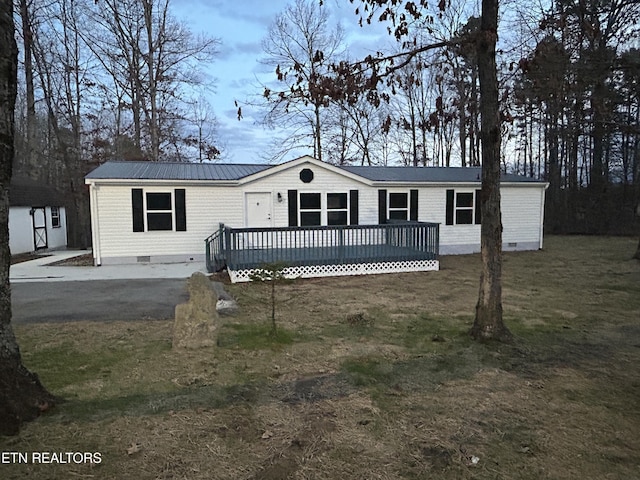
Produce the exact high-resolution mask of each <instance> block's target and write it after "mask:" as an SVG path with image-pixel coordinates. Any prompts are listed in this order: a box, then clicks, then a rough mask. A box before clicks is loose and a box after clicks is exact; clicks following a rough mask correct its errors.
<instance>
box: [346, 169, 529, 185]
mask: <svg viewBox="0 0 640 480" xmlns="http://www.w3.org/2000/svg"><path fill="white" fill-rule="evenodd" d="M340 168H342V169H343V170H346V171H347V172H351V173H353V174H355V175H360V176H361V177H364V178H366V179H368V180H372V181H374V182H425V183H475V182H481V181H482V168H480V167H465V168H462V167H374V166H344V167H340ZM500 180H501V181H502V182H518V183H532V182H533V183H540V181H539V180H536V179H534V178H529V177H523V176H520V175H512V174H505V173H503V174H502V175H501V176H500Z"/></svg>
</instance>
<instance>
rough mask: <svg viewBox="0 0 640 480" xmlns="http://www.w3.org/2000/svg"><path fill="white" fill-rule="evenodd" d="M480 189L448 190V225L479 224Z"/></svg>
mask: <svg viewBox="0 0 640 480" xmlns="http://www.w3.org/2000/svg"><path fill="white" fill-rule="evenodd" d="M480 223H481V218H480V190H476V191H475V192H455V191H454V190H447V212H446V224H447V225H473V224H476V225H479V224H480Z"/></svg>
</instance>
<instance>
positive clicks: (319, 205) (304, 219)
mask: <svg viewBox="0 0 640 480" xmlns="http://www.w3.org/2000/svg"><path fill="white" fill-rule="evenodd" d="M85 181H86V183H87V184H88V185H89V187H90V198H91V217H92V232H93V252H94V258H95V263H96V264H97V265H101V264H113V263H135V262H203V261H204V260H205V257H206V251H205V243H204V240H205V239H207V238H210V237H211V235H212V234H215V233H216V232H218V230H219V226H220V224H224V225H225V226H226V227H229V228H231V229H232V230H234V232H236V233H241V234H242V240H241V241H242V242H243V248H245V249H248V248H249V247H251V248H252V249H254V250H255V249H265V248H270V249H279V250H282V249H283V248H285V247H286V248H289V247H291V245H287V246H283V245H279V244H278V245H275V244H274V242H280V241H283V240H278V239H281V238H282V233H279V234H278V235H279V237H278V239H276V237H275V236H274V235H276V234H275V233H273V231H275V230H278V231H280V232H288V233H287V235H288V236H289V238H293V237H292V236H291V235H293V234H292V233H291V231H292V229H298V231H297V233H295V235H297V236H298V237H297V240H295V242H298V243H296V245H297V246H298V247H302V246H304V247H305V248H307V249H308V247H309V246H310V244H309V241H310V240H308V239H307V240H304V242H306V243H304V245H303V244H301V243H299V242H300V235H301V233H300V231H299V230H300V229H307V230H308V231H309V232H315V231H318V232H323V233H322V235H324V236H328V235H329V233H328V231H329V230H331V229H332V228H333V229H334V230H335V229H336V228H342V229H344V228H347V229H349V230H350V232H351V233H349V238H351V237H353V236H355V235H356V233H354V231H355V230H356V229H357V230H358V231H359V230H362V229H363V228H364V226H371V227H380V226H381V225H398V223H397V222H406V223H424V224H425V225H427V224H429V225H432V226H433V225H434V224H439V227H438V225H435V227H434V228H435V229H436V233H435V235H436V240H439V241H437V242H436V243H437V244H436V246H435V252H434V253H435V255H436V256H437V255H438V254H445V255H446V254H457V253H472V252H478V251H480V222H481V218H480V210H479V195H480V169H479V168H436V167H373V166H371V167H367V166H345V167H338V166H334V165H329V164H326V163H323V162H319V161H318V160H315V159H314V158H311V157H308V156H305V157H301V158H298V159H296V160H292V161H290V162H287V163H283V164H280V165H253V164H194V163H155V162H107V163H105V164H104V165H102V166H100V167H98V168H97V169H96V170H94V171H93V172H91V173H90V174H89V175H87V177H86V180H85ZM546 187H547V184H546V183H544V182H540V181H536V180H533V179H530V178H526V177H520V176H516V175H503V177H502V182H501V192H502V215H503V218H502V221H503V226H504V233H503V238H504V249H505V250H533V249H539V248H541V247H542V241H543V228H542V225H543V212H544V200H545V189H546ZM356 227H357V228H356ZM389 228H391V227H389ZM394 228H395V227H394ZM430 228H431V227H430ZM241 229H245V230H247V231H244V232H240V230H241ZM248 230H251V231H250V232H249V231H248ZM378 230H380V228H378ZM438 230H439V231H438ZM256 231H262V232H263V234H262V237H261V238H263V239H264V238H265V236H264V235H265V234H264V232H269V233H268V234H269V235H270V237H269V240H268V241H266V240H262V244H261V246H259V247H258V246H256V242H258V240H257V238H258V237H257V236H256V235H257V232H256ZM332 231H333V230H332ZM380 231H382V230H380ZM425 232H426V230H425V231H424V232H422V231H421V232H420V233H418V232H414V233H412V234H411V235H414V236H416V235H417V236H420V238H422V236H423V235H432V233H425ZM430 232H431V231H430ZM249 234H251V235H253V237H252V239H250V238H249V236H248V235H249ZM304 235H306V236H305V238H311V237H308V235H311V233H305V234H304ZM313 235H315V233H314V234H313ZM340 235H342V237H344V233H340ZM358 235H360V233H358ZM385 235H386V236H387V238H388V237H389V235H390V233H389V232H388V231H387V232H386V233H385ZM394 235H396V234H394ZM402 235H406V233H402ZM438 235H439V238H438ZM229 238H231V237H229ZM327 238H328V237H327ZM333 238H337V237H336V236H335V234H334V237H333ZM367 238H368V240H362V239H361V240H359V241H358V245H360V251H362V245H363V243H366V242H372V243H375V242H376V241H375V240H373V239H372V238H373V237H367ZM416 238H417V237H416ZM227 240H229V239H227ZM219 241H220V242H222V240H219ZM291 241H293V240H291ZM322 241H323V242H324V241H325V240H322ZM416 241H417V240H415V239H414V240H413V242H414V243H415V242H416ZM264 242H267V243H264ZM340 242H344V238H341V240H340ZM420 242H423V241H422V240H420ZM221 245H222V243H221ZM340 246H344V244H343V243H340ZM276 247H277V248H276ZM209 253H210V252H209ZM280 253H282V252H280ZM289 260H290V259H289ZM306 261H307V262H312V261H311V260H309V259H308V260H306ZM345 261H346V260H345Z"/></svg>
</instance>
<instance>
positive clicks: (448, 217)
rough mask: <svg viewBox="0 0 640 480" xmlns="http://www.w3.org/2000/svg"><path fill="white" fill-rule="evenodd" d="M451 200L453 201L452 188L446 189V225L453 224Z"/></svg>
mask: <svg viewBox="0 0 640 480" xmlns="http://www.w3.org/2000/svg"><path fill="white" fill-rule="evenodd" d="M453 201H454V192H453V190H447V214H446V224H447V225H453Z"/></svg>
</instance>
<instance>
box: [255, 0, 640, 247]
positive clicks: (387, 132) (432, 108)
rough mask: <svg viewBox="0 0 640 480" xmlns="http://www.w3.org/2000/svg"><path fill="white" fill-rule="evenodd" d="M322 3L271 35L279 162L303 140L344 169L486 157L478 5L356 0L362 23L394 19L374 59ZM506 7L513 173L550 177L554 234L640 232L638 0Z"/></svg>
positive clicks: (268, 89) (502, 68) (269, 111)
mask: <svg viewBox="0 0 640 480" xmlns="http://www.w3.org/2000/svg"><path fill="white" fill-rule="evenodd" d="M320 3H321V2H320ZM320 3H319V2H316V1H314V0H295V2H293V3H292V4H290V5H289V6H288V7H286V8H285V9H284V10H283V11H282V12H281V13H280V14H279V15H278V17H277V18H276V20H275V21H274V22H273V23H272V25H271V27H270V30H269V34H268V35H267V37H266V38H265V39H264V41H263V51H264V58H263V62H264V63H265V64H267V65H270V66H272V67H273V68H274V72H275V78H274V81H273V82H271V83H268V84H267V85H265V86H264V88H263V91H262V96H263V98H262V101H261V103H262V105H263V107H264V108H265V109H266V114H265V117H264V123H265V124H266V125H267V126H279V127H285V128H286V130H285V131H286V132H287V136H286V138H281V139H278V141H277V143H276V145H277V149H274V150H272V152H271V156H272V158H275V159H278V158H282V157H285V156H286V155H287V154H288V153H289V152H290V151H291V150H294V149H296V148H300V147H303V148H309V149H311V150H312V151H313V154H314V156H315V157H316V158H320V159H321V160H324V161H327V162H330V163H334V164H339V165H341V164H360V165H389V164H400V165H413V166H444V167H448V166H462V167H465V166H479V165H480V164H481V158H482V148H481V141H480V138H481V136H480V133H481V117H480V79H479V62H478V58H477V54H478V52H477V48H476V45H475V42H474V41H473V39H474V36H476V35H477V32H478V31H479V28H480V22H481V20H480V17H479V16H478V12H477V11H475V10H474V9H475V8H476V7H475V2H466V1H465V0H452V1H449V2H444V4H443V5H444V6H445V7H446V8H441V9H438V8H436V9H434V8H433V5H431V7H432V8H431V9H429V8H428V7H429V5H428V3H427V2H416V3H414V2H399V5H400V7H399V8H397V9H391V8H389V7H388V5H387V2H361V3H358V2H354V9H355V13H356V14H358V15H361V24H363V25H364V28H366V23H373V22H383V23H385V24H388V25H389V32H390V33H391V35H390V37H391V38H394V37H395V40H396V41H395V42H391V46H390V47H389V48H388V49H386V50H384V51H383V49H382V48H380V50H381V51H379V52H377V53H373V54H370V55H368V56H367V58H366V59H364V60H361V59H360V60H358V59H356V60H352V59H351V58H350V53H349V46H348V45H347V43H346V40H345V38H346V35H345V32H344V29H342V28H341V27H340V25H339V24H336V23H334V22H332V20H331V17H330V15H329V13H328V11H327V8H326V7H323V6H322V5H320ZM500 17H501V20H500V21H501V23H500V26H499V31H500V36H499V40H498V55H497V67H498V74H499V110H500V116H501V124H502V132H501V133H502V140H503V146H504V148H503V149H502V151H501V158H500V162H501V168H502V170H503V171H506V172H510V173H519V174H522V175H527V176H531V177H535V178H540V179H543V180H546V181H548V182H549V184H550V187H549V191H548V202H547V212H546V223H547V225H546V226H547V231H549V232H554V233H618V234H619V233H631V232H633V231H637V228H638V227H637V220H635V215H634V209H635V208H636V206H637V205H638V203H639V202H640V122H639V120H640V87H639V83H640V50H639V49H638V48H637V45H638V40H639V31H638V25H639V20H640V3H638V2H636V1H632V0H612V1H608V2H602V1H600V0H584V1H580V2H575V1H570V0H550V1H548V2H537V3H532V2H526V1H525V2H503V3H502V11H501V16H500ZM363 19H364V21H363ZM427 47H433V48H427ZM365 71H366V72H367V73H366V74H364V73H363V77H362V78H361V79H360V81H353V78H354V77H356V76H358V74H359V72H365ZM350 82H352V83H350ZM367 82H369V83H368V84H367ZM290 131H293V132H294V134H288V132H290Z"/></svg>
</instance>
